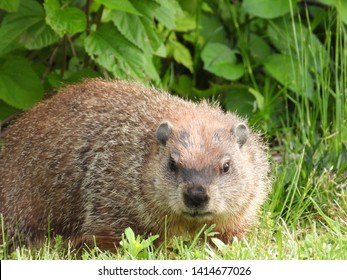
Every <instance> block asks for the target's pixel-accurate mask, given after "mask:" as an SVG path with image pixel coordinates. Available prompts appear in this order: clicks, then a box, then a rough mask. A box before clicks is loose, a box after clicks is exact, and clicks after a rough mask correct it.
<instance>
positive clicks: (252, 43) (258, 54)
mask: <svg viewBox="0 0 347 280" xmlns="http://www.w3.org/2000/svg"><path fill="white" fill-rule="evenodd" d="M247 48H248V50H249V51H250V53H251V54H252V56H253V58H254V59H255V60H256V61H257V62H262V61H263V60H264V59H265V58H267V57H268V56H269V55H270V54H271V48H270V46H269V45H268V43H267V42H266V41H265V40H264V39H263V38H262V37H260V36H258V35H257V34H254V33H251V34H250V35H249V41H248V42H247Z"/></svg>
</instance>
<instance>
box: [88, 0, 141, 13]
mask: <svg viewBox="0 0 347 280" xmlns="http://www.w3.org/2000/svg"><path fill="white" fill-rule="evenodd" d="M95 2H96V3H99V4H102V5H104V6H105V7H107V8H109V9H111V10H116V11H123V12H127V13H130V14H134V15H141V13H140V12H139V11H138V10H137V9H136V8H135V7H134V6H133V4H132V3H131V2H130V1H129V0H95Z"/></svg>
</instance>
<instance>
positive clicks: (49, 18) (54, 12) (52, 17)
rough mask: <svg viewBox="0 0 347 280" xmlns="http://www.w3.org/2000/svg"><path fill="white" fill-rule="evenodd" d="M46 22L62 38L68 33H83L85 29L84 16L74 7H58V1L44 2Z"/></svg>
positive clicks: (85, 21)
mask: <svg viewBox="0 0 347 280" xmlns="http://www.w3.org/2000/svg"><path fill="white" fill-rule="evenodd" d="M43 5H44V8H45V11H46V14H47V15H46V22H47V23H48V24H49V25H50V26H51V27H52V29H53V30H54V31H55V32H56V33H57V34H58V35H59V36H60V37H63V36H64V35H65V34H67V33H69V34H71V35H73V34H75V33H78V32H83V31H85V30H86V27H87V19H86V16H85V14H84V13H83V12H82V11H81V10H80V9H78V8H75V7H65V8H62V7H60V4H59V0H45V2H44V4H43Z"/></svg>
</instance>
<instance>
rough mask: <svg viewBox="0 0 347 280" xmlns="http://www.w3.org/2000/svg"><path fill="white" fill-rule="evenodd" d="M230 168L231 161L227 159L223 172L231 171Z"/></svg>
mask: <svg viewBox="0 0 347 280" xmlns="http://www.w3.org/2000/svg"><path fill="white" fill-rule="evenodd" d="M229 169H230V162H229V161H227V162H225V163H224V164H223V172H224V173H227V172H228V171H229Z"/></svg>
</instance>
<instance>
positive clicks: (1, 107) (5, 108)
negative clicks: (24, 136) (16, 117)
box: [0, 100, 18, 146]
mask: <svg viewBox="0 0 347 280" xmlns="http://www.w3.org/2000/svg"><path fill="white" fill-rule="evenodd" d="M16 112H18V109H16V108H14V107H12V106H10V105H8V104H7V103H5V102H4V101H2V100H0V122H1V121H2V120H5V119H6V118H8V117H10V116H11V115H13V114H15V113H16ZM0 131H1V129H0ZM0 146H1V142H0Z"/></svg>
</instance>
